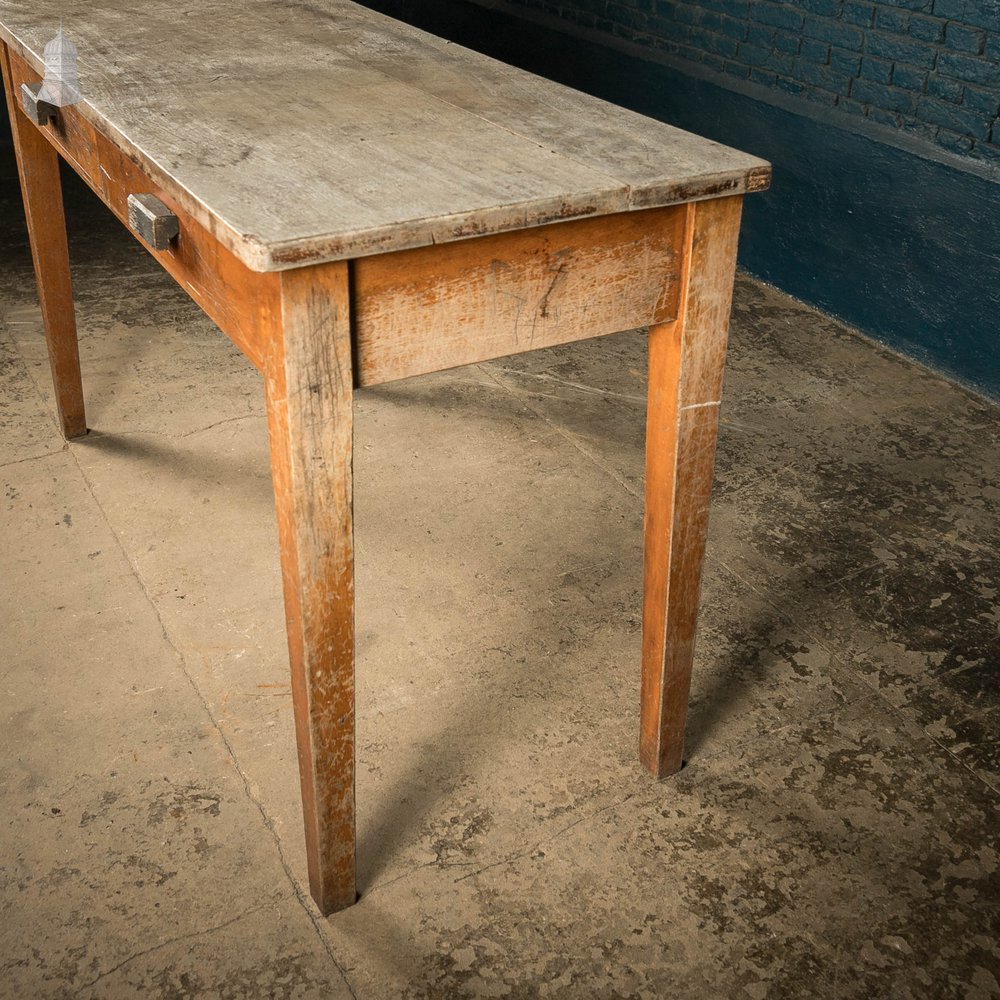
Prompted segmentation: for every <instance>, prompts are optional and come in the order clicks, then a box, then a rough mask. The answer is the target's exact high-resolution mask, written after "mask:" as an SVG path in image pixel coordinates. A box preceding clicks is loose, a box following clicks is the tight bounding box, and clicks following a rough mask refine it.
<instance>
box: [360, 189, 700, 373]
mask: <svg viewBox="0 0 1000 1000" xmlns="http://www.w3.org/2000/svg"><path fill="white" fill-rule="evenodd" d="M685 218H686V210H685V208H684V206H682V205H675V206H670V207H668V208H659V209H650V210H649V211H645V212H625V213H620V214H618V215H606V216H601V217H600V218H597V219H580V220H576V221H573V222H562V223H553V224H552V225H548V226H542V227H539V228H536V229H531V230H522V231H520V232H515V233H500V234H497V235H494V236H484V237H480V238H478V239H472V240H462V241H460V242H458V243H448V244H445V245H443V246H436V247H420V248H419V249H416V250H401V251H399V252H397V253H391V254H382V255H380V256H378V257H363V258H361V259H360V260H358V261H356V262H355V264H354V280H353V290H354V303H355V314H354V323H355V337H356V358H357V371H356V373H355V374H356V380H357V384H358V385H360V386H365V385H377V384H378V383H379V382H385V381H389V380H391V379H398V378H406V377H407V376H410V375H420V374H423V373H425V372H432V371H440V370H442V369H444V368H453V367H456V366H458V365H467V364H471V363H473V362H476V361H484V360H486V359H488V358H498V357H503V356H506V355H509V354H518V353H520V352H523V351H529V350H534V349H535V348H539V347H551V346H552V345H554V344H565V343H569V342H571V341H575V340H583V339H585V338H587V337H596V336H601V335H603V334H608V333H617V332H619V331H621V330H631V329H634V328H635V327H639V326H648V325H649V324H650V323H662V322H665V321H666V320H668V319H672V318H673V317H674V316H676V314H677V302H678V298H679V292H680V285H679V282H678V273H679V270H680V261H681V254H682V251H683V247H682V241H683V234H684V220H685Z"/></svg>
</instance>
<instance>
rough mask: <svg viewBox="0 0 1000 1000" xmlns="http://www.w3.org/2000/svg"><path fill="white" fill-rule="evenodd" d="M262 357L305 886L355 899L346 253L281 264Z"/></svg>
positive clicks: (335, 899) (340, 900) (324, 896)
mask: <svg viewBox="0 0 1000 1000" xmlns="http://www.w3.org/2000/svg"><path fill="white" fill-rule="evenodd" d="M275 325H276V327H278V329H276V330H275V336H274V338H273V346H272V349H271V353H270V355H269V356H268V358H267V363H266V366H265V385H266V396H267V419H268V431H269V435H270V443H271V471H272V475H273V478H274V495H275V506H276V510H277V519H278V540H279V543H280V546H281V572H282V581H283V584H284V593H285V616H286V619H287V626H288V652H289V659H290V662H291V671H292V697H293V702H294V710H295V735H296V741H297V744H298V754H299V774H300V778H301V782H302V808H303V813H304V816H305V828H306V853H307V856H308V862H309V886H310V890H311V892H312V896H313V899H315V900H316V904H317V905H318V906H319V908H320V910H322V912H323V913H324V914H326V913H332V912H333V911H335V910H340V909H343V908H344V907H345V906H350V905H351V904H352V903H353V902H354V901H355V899H356V898H357V893H356V888H355V860H354V838H355V832H354V825H355V824H354V554H353V528H352V513H351V505H352V482H351V479H352V471H351V460H352V459H351V455H352V440H353V428H352V372H351V331H350V308H349V294H348V270H347V263H346V262H344V261H338V262H334V263H331V264H320V265H317V266H313V267H305V268H300V269H296V270H292V271H285V272H283V273H282V274H281V316H280V321H279V322H277V323H276V324H275Z"/></svg>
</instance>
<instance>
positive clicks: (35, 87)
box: [21, 83, 58, 125]
mask: <svg viewBox="0 0 1000 1000" xmlns="http://www.w3.org/2000/svg"><path fill="white" fill-rule="evenodd" d="M41 90H42V85H41V84H40V83H22V84H21V107H22V108H24V113H25V114H26V115H27V116H28V117H29V118H30V119H31V120H32V121H33V122H34V123H35V124H36V125H48V123H49V122H51V121H55V117H56V111H57V110H58V109H57V108H56V106H55V105H54V104H49V102H48V101H40V100H39V99H38V95H39V93H41Z"/></svg>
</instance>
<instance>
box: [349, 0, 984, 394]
mask: <svg viewBox="0 0 1000 1000" xmlns="http://www.w3.org/2000/svg"><path fill="white" fill-rule="evenodd" d="M910 2H912V3H921V2H923V0H910ZM368 6H372V7H375V8H377V9H380V10H383V11H385V12H386V13H389V14H392V15H393V16H395V17H400V18H401V19H403V20H407V21H410V22H411V23H414V24H418V25H420V26H421V27H426V28H427V29H428V30H431V31H433V32H435V33H436V34H438V35H442V36H444V37H448V38H451V39H452V40H453V41H457V42H460V43H462V44H465V45H468V46H470V47H471V48H476V49H479V50H480V51H483V52H487V53H489V54H491V55H494V56H496V57H498V58H501V59H503V60H504V61H506V62H510V63H514V64H516V65H520V66H523V67H525V68H527V69H530V70H532V71H533V72H536V73H540V74H542V75H544V76H548V77H550V78H552V79H557V80H559V81H561V82H563V83H567V84H569V85H570V86H573V87H577V88H579V89H581V90H585V91H588V92H590V93H593V94H596V95H597V96H599V97H603V98H605V99H607V100H611V101H614V102H616V103H618V104H622V105H624V106H626V107H630V108H633V109H635V110H637V111H639V112H642V113H643V114H648V115H651V116H652V117H655V118H660V119H662V120H664V121H668V122H670V123H672V124H676V125H678V126H680V127H681V128H684V129H688V130H690V131H692V132H697V133H699V134H701V135H705V136H708V137H710V138H712V139H716V140H718V141H719V142H723V143H727V144H729V145H733V146H737V147H739V148H741V149H745V150H747V151H748V152H751V153H755V154H757V155H759V156H762V157H765V158H766V159H769V160H771V162H772V163H773V164H774V167H775V173H774V182H773V186H772V188H771V190H770V191H768V192H766V193H765V194H756V195H753V196H751V197H749V198H747V200H746V203H745V204H746V211H745V215H744V220H745V221H744V227H743V238H742V241H741V249H740V260H741V264H742V265H743V266H744V267H745V268H746V269H747V270H748V271H750V272H751V273H752V274H755V275H757V276H759V277H761V278H764V279H765V280H767V281H769V282H771V283H773V284H775V285H777V286H778V287H779V288H782V289H784V290H785V291H788V292H790V293H791V294H792V295H794V296H796V297H798V298H800V299H802V300H804V301H806V302H809V303H811V304H813V305H815V306H817V307H819V308H821V309H823V310H824V311H826V312H829V313H831V314H833V315H835V316H838V317H840V318H841V319H844V320H846V321H847V322H848V323H851V324H852V325H854V326H856V327H858V328H859V329H860V330H862V331H863V332H864V333H866V334H868V335H870V336H872V337H874V338H876V339H878V340H880V341H882V342H884V343H885V344H887V345H889V346H890V347H893V348H895V349H897V350H899V351H902V352H904V353H907V354H909V355H910V356H912V357H914V358H916V359H917V360H919V361H921V362H923V363H925V364H928V365H930V366H931V367H934V368H936V369H938V370H939V371H942V372H944V373H946V374H947V375H949V376H951V377H953V378H955V379H957V380H959V381H961V382H963V383H964V384H966V385H968V386H970V387H971V388H974V389H976V390H977V391H979V392H982V393H984V394H987V395H991V396H993V397H995V398H997V399H1000V182H998V180H996V179H990V177H989V173H990V169H991V168H990V167H988V166H987V167H984V166H983V165H982V164H981V163H979V162H975V161H974V159H973V157H971V156H962V157H959V156H954V155H949V154H948V153H946V152H945V151H944V150H943V149H942V148H941V146H939V145H935V144H934V143H932V142H926V143H919V142H914V143H912V146H913V148H910V149H906V148H901V147H900V146H899V145H895V144H893V142H890V141H889V139H893V140H895V138H896V134H895V132H894V131H893V130H891V129H889V128H885V129H881V128H874V127H872V123H868V122H865V121H864V120H863V119H864V116H852V115H850V114H846V113H839V112H838V111H837V110H836V109H835V108H830V109H827V108H825V107H823V106H822V105H821V104H819V103H818V102H815V101H807V100H801V101H799V100H798V99H796V98H794V97H792V98H790V99H789V100H788V101H786V102H785V104H784V106H778V105H776V104H773V103H769V102H768V101H767V100H762V99H761V95H760V91H757V92H756V93H740V92H738V91H737V90H734V89H733V88H732V87H731V86H723V85H722V83H720V82H719V80H718V79H708V78H705V77H703V76H696V75H693V74H692V73H688V72H681V71H679V70H678V69H676V68H674V67H670V66H667V65H663V64H661V63H658V62H654V61H652V60H650V59H648V58H643V57H641V54H637V53H635V52H632V53H626V52H622V51H619V50H617V49H616V48H614V47H612V46H611V45H608V44H601V43H600V42H599V41H594V40H588V39H583V38H579V37H573V36H570V35H567V34H566V33H565V32H563V31H559V30H554V29H553V28H552V27H551V26H544V25H539V24H537V23H531V24H529V23H525V22H524V21H521V20H519V19H518V18H515V17H512V16H510V15H509V14H507V13H502V12H499V11H496V10H488V9H484V8H482V7H478V6H476V5H473V4H469V3H465V2H463V0H437V2H435V3H429V2H415V0H369V3H368ZM863 129H867V133H866V132H865V131H863ZM906 131H907V130H900V132H903V133H905V132H906ZM909 139H910V137H909V136H908V135H907V136H905V137H904V141H909ZM966 152H967V153H968V152H969V151H966ZM976 171H979V172H978V173H977V172H976Z"/></svg>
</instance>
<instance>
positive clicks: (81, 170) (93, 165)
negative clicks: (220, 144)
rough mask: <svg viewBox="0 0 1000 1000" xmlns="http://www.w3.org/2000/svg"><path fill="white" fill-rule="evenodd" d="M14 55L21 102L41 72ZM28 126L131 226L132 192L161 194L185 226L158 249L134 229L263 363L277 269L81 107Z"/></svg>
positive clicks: (12, 67) (206, 308)
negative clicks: (248, 253) (181, 199)
mask: <svg viewBox="0 0 1000 1000" xmlns="http://www.w3.org/2000/svg"><path fill="white" fill-rule="evenodd" d="M8 56H9V60H10V63H9V64H10V70H11V83H12V87H13V95H14V103H15V105H16V107H17V108H18V109H19V108H20V92H21V85H22V84H25V83H37V82H38V81H39V80H40V76H39V74H38V73H36V72H35V71H34V70H33V69H32V68H31V67H30V66H29V65H28V64H27V63H26V62H25V61H24V60H23V59H21V58H20V57H19V56H18V55H17V54H16V53H14V52H12V51H10V50H9V49H8ZM18 113H20V112H18ZM25 118H26V120H27V116H25ZM30 127H31V128H38V129H39V130H40V131H41V132H42V134H43V135H44V136H45V137H46V138H47V139H48V141H49V142H50V143H51V144H52V145H53V146H54V147H55V148H56V150H58V152H59V154H60V156H62V157H63V158H64V159H65V160H66V161H67V163H69V164H70V166H72V167H73V169H74V170H76V172H77V173H78V174H79V175H80V176H81V177H82V178H83V179H84V180H85V181H86V182H87V184H88V185H89V186H90V187H91V188H92V189H93V190H94V192H95V193H96V194H97V195H98V197H100V199H101V200H102V201H103V202H104V204H105V205H107V206H108V208H110V209H111V211H112V212H113V213H114V214H115V215H116V216H117V217H118V219H119V220H120V221H121V222H122V223H124V225H125V226H126V227H128V197H129V195H131V194H152V195H155V196H156V197H157V198H159V199H160V201H162V202H163V203H164V204H165V205H167V206H168V207H169V208H170V210H171V211H172V212H173V213H174V214H175V215H176V216H177V218H178V221H179V224H180V233H179V235H178V237H177V238H176V239H175V240H174V241H173V242H172V243H171V244H170V246H168V247H167V248H166V249H164V250H155V249H153V247H151V246H149V244H147V243H145V242H144V241H143V240H142V238H141V237H140V236H139V235H138V234H136V233H135V232H134V231H133V230H131V229H130V232H132V234H133V236H135V237H136V239H137V240H139V242H140V243H142V244H143V246H145V247H146V249H147V250H148V251H149V252H150V253H151V254H152V255H153V256H154V257H155V258H156V259H157V260H158V261H159V262H160V263H161V264H162V265H163V267H164V268H165V269H166V270H167V271H168V272H169V273H170V274H171V275H172V276H173V278H174V279H175V280H176V281H177V283H178V284H179V285H180V286H181V287H182V288H183V289H184V290H185V291H186V292H187V293H188V294H189V295H190V296H191V298H193V299H194V300H195V302H197V303H198V305H199V306H201V308H202V309H203V310H204V311H205V312H206V313H207V314H208V316H210V317H211V319H212V320H213V321H214V322H215V323H217V324H218V326H219V327H220V328H221V329H222V331H223V332H224V333H225V334H226V335H227V336H228V337H229V338H230V339H231V340H232V341H233V343H234V344H236V346H237V347H239V348H240V350H241V351H243V353H244V354H245V355H246V356H247V357H248V358H249V359H250V360H251V361H252V362H253V363H254V364H255V365H256V366H257V367H258V368H262V367H263V363H264V359H265V357H266V355H267V349H268V344H267V342H266V341H267V333H266V331H267V330H268V329H274V322H275V319H276V317H277V316H278V312H279V290H280V289H279V280H278V275H277V274H273V273H272V274H262V273H258V272H255V271H251V270H250V269H249V268H248V267H247V266H246V265H245V264H244V263H243V262H242V261H240V260H239V259H238V258H236V257H235V256H234V255H233V254H232V253H231V252H230V251H229V250H227V249H226V248H225V247H224V246H222V244H221V243H220V242H219V241H218V240H217V239H216V238H215V237H214V236H213V235H212V233H210V232H209V231H208V230H207V229H206V228H205V227H204V226H202V225H201V224H200V223H198V222H196V221H195V220H194V219H192V218H191V217H190V215H188V214H187V213H186V212H185V211H184V210H183V209H182V208H181V207H180V205H179V204H178V202H177V199H176V198H174V197H173V196H172V194H171V192H170V191H169V190H165V189H164V188H163V187H161V186H158V185H156V184H154V183H153V181H152V180H151V179H150V178H149V176H148V175H147V173H146V172H145V171H144V170H143V169H142V167H141V166H140V165H139V164H137V163H135V162H133V161H132V160H131V159H129V158H128V157H127V156H126V155H125V154H124V153H122V151H121V150H120V149H118V147H117V146H115V145H114V143H113V142H112V141H111V140H110V139H109V138H108V137H107V136H105V135H103V134H102V133H101V132H100V131H99V130H98V129H97V128H95V126H94V125H93V124H92V123H91V122H89V121H88V120H87V119H86V118H84V117H83V115H82V114H81V113H80V111H79V109H78V108H77V107H74V106H70V107H65V108H59V110H58V113H57V115H56V118H55V121H53V122H52V123H50V124H49V125H45V126H38V125H33V124H32V125H31V126H30Z"/></svg>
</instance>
